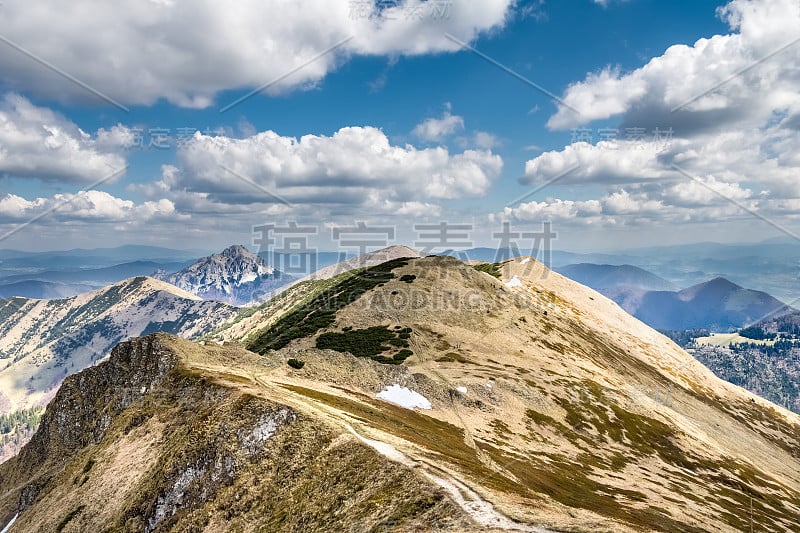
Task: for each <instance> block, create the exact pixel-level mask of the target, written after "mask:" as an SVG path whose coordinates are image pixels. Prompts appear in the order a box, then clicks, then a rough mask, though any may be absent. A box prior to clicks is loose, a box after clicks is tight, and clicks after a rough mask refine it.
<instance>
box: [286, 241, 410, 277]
mask: <svg viewBox="0 0 800 533" xmlns="http://www.w3.org/2000/svg"><path fill="white" fill-rule="evenodd" d="M403 257H424V255H423V254H421V253H420V252H418V251H416V250H414V249H412V248H409V247H408V246H402V245H394V246H387V247H386V248H381V249H380V250H375V251H374V252H367V253H365V254H361V255H359V256H357V257H352V258H349V259H346V260H344V261H340V262H338V263H335V264H333V265H329V266H327V267H324V268H321V269H319V270H317V271H316V272H312V273H311V274H310V275H308V276H306V277H304V278H301V279H299V280H297V282H295V283H299V282H303V281H309V280H320V279H330V278H332V277H334V276H337V275H339V274H341V273H343V272H347V271H350V270H353V269H356V268H364V267H371V266H375V265H379V264H381V263H384V262H386V261H391V260H393V259H399V258H403Z"/></svg>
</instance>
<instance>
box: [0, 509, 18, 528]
mask: <svg viewBox="0 0 800 533" xmlns="http://www.w3.org/2000/svg"><path fill="white" fill-rule="evenodd" d="M17 518H19V513H17V514H15V515H14V518H12V519H11V522H9V523H8V524H6V527H4V528H3V531H0V533H8V530H9V529H11V526H13V525H14V522H16V521H17Z"/></svg>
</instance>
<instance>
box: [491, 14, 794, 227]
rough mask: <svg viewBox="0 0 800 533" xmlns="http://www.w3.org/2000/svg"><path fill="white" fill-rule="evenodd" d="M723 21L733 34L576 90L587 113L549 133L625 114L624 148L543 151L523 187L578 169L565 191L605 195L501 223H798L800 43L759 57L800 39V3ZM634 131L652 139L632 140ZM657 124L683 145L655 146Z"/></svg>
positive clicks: (554, 121)
mask: <svg viewBox="0 0 800 533" xmlns="http://www.w3.org/2000/svg"><path fill="white" fill-rule="evenodd" d="M719 14H720V16H721V17H722V18H723V19H724V20H726V21H727V22H728V24H729V25H730V28H731V30H732V33H731V34H729V35H716V36H713V37H711V38H708V39H700V40H698V41H697V42H696V43H695V44H694V45H693V46H685V45H675V46H672V47H670V48H669V49H667V51H666V52H665V53H664V54H663V55H661V56H659V57H655V58H653V59H651V60H650V61H649V62H647V64H646V65H645V66H643V67H642V68H640V69H637V70H634V71H632V72H629V73H622V72H620V71H619V70H618V69H614V68H606V69H603V70H602V71H600V72H599V73H594V74H589V75H587V77H586V78H585V79H584V80H583V81H581V82H579V83H575V84H572V85H570V86H569V88H568V89H567V90H566V92H565V94H564V99H565V101H566V102H567V104H569V105H570V106H573V107H576V108H577V109H579V110H580V111H581V112H582V114H581V115H580V116H576V115H575V114H574V113H572V112H571V111H570V110H569V109H568V108H567V107H565V106H560V107H559V110H558V112H557V113H556V114H554V115H553V116H552V117H551V118H550V120H549V122H548V126H549V127H551V128H554V129H563V128H570V127H574V126H577V125H579V124H583V123H585V122H588V121H592V120H597V119H609V118H612V117H615V116H618V117H619V120H620V124H619V128H618V132H619V135H618V137H617V140H613V141H600V142H597V143H596V144H590V143H586V142H573V143H572V144H570V145H567V146H565V147H564V148H563V149H561V150H553V151H548V152H545V153H542V154H540V155H538V156H537V157H534V158H533V159H531V160H529V161H528V162H527V163H526V165H525V177H524V178H523V180H521V181H522V182H523V183H526V184H534V185H535V184H543V183H546V182H547V181H548V180H550V179H553V178H555V177H556V176H558V175H559V174H562V173H564V172H566V171H567V170H570V169H574V171H573V172H571V173H569V174H568V175H565V176H564V177H563V178H561V179H560V180H559V181H558V184H557V185H558V186H565V185H566V186H569V185H573V186H574V185H586V186H592V187H593V191H594V192H593V193H592V194H593V195H595V196H596V199H593V200H585V199H581V200H576V201H572V200H568V199H550V200H547V201H544V202H530V203H529V204H524V205H520V206H518V207H515V208H507V209H505V210H504V211H503V213H502V216H507V217H511V218H515V217H519V218H531V217H537V216H539V217H542V216H552V217H554V218H557V217H562V220H563V221H565V223H566V222H567V221H568V217H569V216H572V217H575V218H576V220H579V221H580V222H581V223H588V224H600V223H602V224H610V225H619V224H634V223H636V224H641V223H647V222H654V223H655V222H660V223H664V222H675V223H686V222H705V221H713V220H716V221H720V220H728V219H732V218H741V217H750V216H751V215H749V214H748V213H747V211H746V210H747V209H749V210H751V211H756V212H758V213H759V214H760V215H762V216H766V217H781V216H792V215H791V206H795V205H797V202H796V200H798V199H800V180H798V176H800V156H798V153H800V128H798V126H797V124H798V123H800V121H797V120H796V117H797V116H800V113H799V112H800V93H798V92H797V86H798V84H800V42H797V43H796V44H795V45H793V46H790V47H789V48H786V49H785V50H784V51H783V52H781V53H780V54H778V55H775V56H774V57H770V58H768V59H766V60H764V61H762V62H760V63H758V60H759V59H760V58H764V57H765V56H767V55H768V54H770V53H772V52H774V51H775V50H778V49H779V48H780V47H781V46H785V45H786V44H787V43H790V42H792V41H794V40H796V39H798V34H797V28H800V4H799V3H797V2H794V1H788V0H754V1H751V0H733V1H732V2H730V3H729V4H728V5H726V6H725V7H723V8H721V9H720V10H719ZM747 67H752V68H749V69H748V68H747ZM740 71H741V74H740V75H738V76H734V74H735V73H737V72H740ZM726 80H728V81H726ZM722 82H725V83H722ZM715 86H717V88H716V89H715V90H714V91H712V92H710V93H708V94H704V92H705V91H707V90H708V89H709V88H712V87H715ZM695 97H697V98H696V99H695ZM682 104H685V105H683V106H682ZM673 111H674V112H673ZM631 128H641V130H642V131H646V135H645V138H644V139H641V140H638V139H636V140H633V139H630V138H628V137H627V136H626V132H628V131H631ZM655 128H660V130H661V131H662V133H663V132H664V131H665V130H666V129H669V130H670V131H671V132H672V133H671V135H672V138H667V139H665V138H656V136H655V135H654V134H653V132H654V130H655ZM590 131H592V132H594V133H596V131H595V130H590ZM687 174H688V176H687ZM585 196H586V194H585V193H584V194H583V198H585ZM745 208H746V209H745Z"/></svg>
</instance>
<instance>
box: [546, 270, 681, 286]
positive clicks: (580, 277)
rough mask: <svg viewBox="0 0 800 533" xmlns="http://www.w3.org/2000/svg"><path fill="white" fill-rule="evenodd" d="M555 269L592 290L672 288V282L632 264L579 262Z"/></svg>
mask: <svg viewBox="0 0 800 533" xmlns="http://www.w3.org/2000/svg"><path fill="white" fill-rule="evenodd" d="M555 271H556V272H558V273H559V274H561V275H562V276H566V277H568V278H569V279H571V280H574V281H577V282H578V283H580V284H582V285H586V286H587V287H591V288H593V289H594V290H602V289H609V288H612V287H630V288H636V289H645V290H650V291H669V290H673V289H674V286H673V285H672V283H670V282H669V281H667V280H665V279H664V278H661V277H659V276H656V275H655V274H653V273H652V272H648V271H647V270H644V269H643V268H639V267H636V266H633V265H596V264H594V263H579V264H574V265H565V266H562V267H558V268H556V269H555Z"/></svg>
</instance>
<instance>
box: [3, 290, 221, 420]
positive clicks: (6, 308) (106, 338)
mask: <svg viewBox="0 0 800 533" xmlns="http://www.w3.org/2000/svg"><path fill="white" fill-rule="evenodd" d="M235 312H236V309H235V308H233V307H231V306H229V305H226V304H223V303H219V302H205V301H202V300H201V299H200V298H198V297H196V296H194V295H192V294H189V293H187V292H185V291H182V290H180V289H178V288H176V287H173V286H171V285H169V284H167V283H164V282H163V281H159V280H155V279H152V278H146V277H137V278H132V279H128V280H125V281H122V282H119V283H117V284H114V285H110V286H108V287H105V288H102V289H99V290H95V291H92V292H87V293H84V294H81V295H80V296H75V297H72V298H67V299H59V300H47V301H45V300H32V299H27V298H8V299H5V300H0V414H2V413H4V412H7V411H10V410H13V409H19V408H22V407H28V406H31V405H35V404H43V403H45V402H46V401H47V400H49V395H50V394H52V393H53V392H54V391H55V388H56V387H57V386H58V385H59V383H60V382H61V381H62V380H63V379H64V377H66V376H67V375H68V374H72V373H74V372H77V371H79V370H81V369H83V368H85V367H87V366H89V365H91V364H92V363H94V362H95V361H97V360H98V359H100V358H102V357H104V356H105V355H106V354H107V353H108V352H109V350H110V349H111V348H112V347H113V346H114V345H115V344H117V343H118V342H120V341H121V340H124V339H127V338H130V337H136V336H139V335H143V334H147V333H150V332H153V331H164V332H170V333H174V334H176V335H181V336H185V337H189V338H192V337H197V336H199V335H202V334H204V333H206V332H207V331H209V330H210V329H212V328H213V327H214V326H216V324H217V322H218V321H220V320H221V319H225V318H226V317H229V316H232V315H233V314H235Z"/></svg>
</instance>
